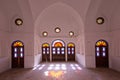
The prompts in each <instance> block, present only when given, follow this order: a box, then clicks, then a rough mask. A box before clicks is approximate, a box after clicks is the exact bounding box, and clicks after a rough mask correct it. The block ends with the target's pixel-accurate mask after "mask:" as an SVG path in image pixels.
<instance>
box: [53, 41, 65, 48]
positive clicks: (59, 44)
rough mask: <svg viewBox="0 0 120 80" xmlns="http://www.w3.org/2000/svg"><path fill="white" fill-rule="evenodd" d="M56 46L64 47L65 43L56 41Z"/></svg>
mask: <svg viewBox="0 0 120 80" xmlns="http://www.w3.org/2000/svg"><path fill="white" fill-rule="evenodd" d="M54 47H63V44H62V43H61V42H56V43H55V45H54Z"/></svg>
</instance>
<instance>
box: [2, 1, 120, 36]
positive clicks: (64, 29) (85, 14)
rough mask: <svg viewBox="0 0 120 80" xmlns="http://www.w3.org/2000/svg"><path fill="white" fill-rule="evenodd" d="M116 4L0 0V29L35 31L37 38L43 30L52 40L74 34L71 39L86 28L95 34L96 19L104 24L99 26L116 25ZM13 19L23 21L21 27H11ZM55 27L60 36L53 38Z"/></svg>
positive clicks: (117, 6)
mask: <svg viewBox="0 0 120 80" xmlns="http://www.w3.org/2000/svg"><path fill="white" fill-rule="evenodd" d="M119 2H120V1H119V0H114V1H113V0H12V1H9V0H0V18H1V19H0V20H1V23H0V26H4V27H0V30H3V31H9V32H30V33H31V32H33V33H34V31H35V32H36V33H37V34H38V35H39V36H42V35H41V34H42V32H43V31H47V32H48V33H49V36H53V37H56V36H59V37H62V36H64V37H67V36H68V33H69V31H74V32H75V36H78V35H81V34H83V32H84V31H85V32H87V31H88V30H87V29H89V30H90V31H93V28H94V29H95V30H96V31H97V29H96V27H95V26H99V25H97V24H96V23H95V21H96V18H97V17H99V16H102V17H104V18H105V22H106V23H105V24H104V25H103V26H107V25H108V23H111V22H112V21H113V22H114V25H116V22H115V21H114V20H115V19H114V18H118V17H116V15H115V14H117V13H119V12H120V11H119V7H120V6H119ZM116 9H117V10H116ZM116 11H118V12H117V13H116ZM117 15H119V14H117ZM17 17H20V18H22V19H23V20H24V24H23V26H24V27H21V28H20V29H18V28H17V27H16V25H15V24H14V20H15V19H16V18H17ZM111 18H112V19H113V20H112V19H111ZM118 20H119V19H118ZM111 25H113V24H111ZM118 25H119V22H118ZM88 26H89V27H88ZM56 27H60V28H61V33H59V34H57V35H56V33H55V32H54V28H56ZM110 28H111V27H109V29H110ZM109 29H108V28H106V29H105V30H109Z"/></svg>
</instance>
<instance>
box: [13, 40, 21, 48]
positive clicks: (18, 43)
mask: <svg viewBox="0 0 120 80" xmlns="http://www.w3.org/2000/svg"><path fill="white" fill-rule="evenodd" d="M13 46H14V47H17V46H23V43H22V42H19V41H17V42H15V43H14V44H13Z"/></svg>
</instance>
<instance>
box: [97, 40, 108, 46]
mask: <svg viewBox="0 0 120 80" xmlns="http://www.w3.org/2000/svg"><path fill="white" fill-rule="evenodd" d="M96 46H107V44H106V42H105V41H98V42H97V44H96Z"/></svg>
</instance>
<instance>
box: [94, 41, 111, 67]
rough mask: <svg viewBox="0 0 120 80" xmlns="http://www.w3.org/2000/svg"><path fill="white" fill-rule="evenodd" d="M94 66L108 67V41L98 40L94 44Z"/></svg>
mask: <svg viewBox="0 0 120 80" xmlns="http://www.w3.org/2000/svg"><path fill="white" fill-rule="evenodd" d="M95 57H96V67H109V65H108V43H107V42H106V41H105V40H99V41H97V42H96V45H95Z"/></svg>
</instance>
